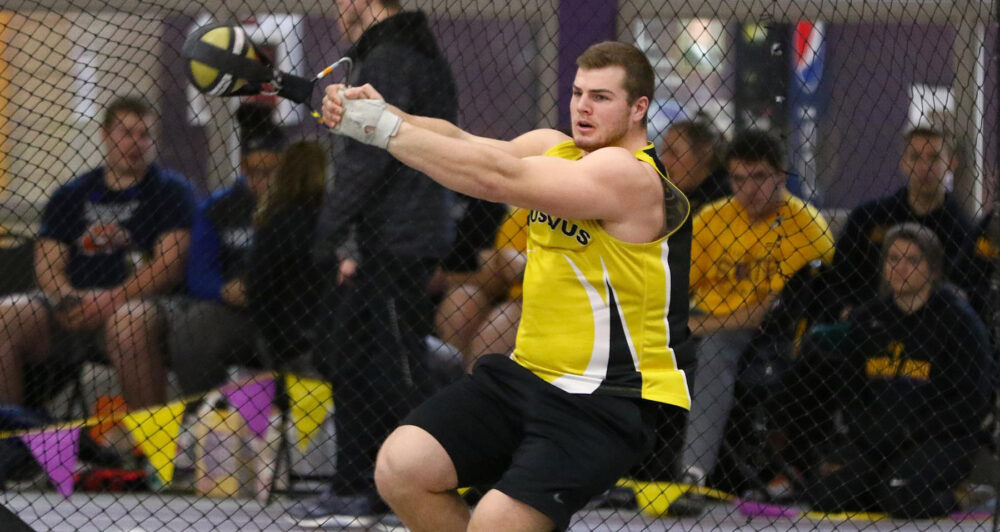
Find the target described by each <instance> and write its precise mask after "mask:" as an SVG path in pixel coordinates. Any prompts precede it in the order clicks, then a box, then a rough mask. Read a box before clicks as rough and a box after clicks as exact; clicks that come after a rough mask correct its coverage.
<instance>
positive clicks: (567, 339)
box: [513, 141, 691, 408]
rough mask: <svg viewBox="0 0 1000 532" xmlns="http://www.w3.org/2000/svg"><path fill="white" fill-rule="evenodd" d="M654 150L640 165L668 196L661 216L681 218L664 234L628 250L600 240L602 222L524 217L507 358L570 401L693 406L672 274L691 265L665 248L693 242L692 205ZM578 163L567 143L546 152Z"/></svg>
mask: <svg viewBox="0 0 1000 532" xmlns="http://www.w3.org/2000/svg"><path fill="white" fill-rule="evenodd" d="M652 150H653V148H652V145H651V144H650V145H649V146H647V148H646V149H644V150H642V151H639V152H637V153H636V158H638V159H639V160H640V161H643V162H645V163H648V164H651V165H653V166H654V167H656V168H657V171H658V172H659V173H660V175H661V176H663V179H664V183H665V186H668V187H670V188H668V189H667V190H669V191H670V192H672V193H671V194H670V195H669V196H668V197H667V201H668V202H669V203H672V205H668V207H667V212H673V213H677V215H674V216H673V217H674V219H673V220H668V225H669V230H670V233H669V234H666V235H664V236H663V237H661V238H659V239H657V240H655V241H653V242H648V243H638V244H637V243H628V242H622V241H620V240H618V239H616V238H614V237H612V236H611V235H609V234H608V233H607V232H605V231H604V229H603V228H602V227H601V223H600V221H599V220H564V219H561V218H556V217H553V216H550V215H548V214H545V213H541V212H532V213H531V215H530V216H529V217H528V220H529V222H530V224H529V229H528V266H527V268H526V269H525V272H524V308H523V311H522V314H521V326H520V328H519V329H518V332H517V344H516V346H515V348H514V355H513V358H514V360H515V361H516V362H517V363H518V364H520V365H522V366H524V367H526V368H528V369H529V370H531V371H532V372H533V373H534V374H535V375H538V376H539V377H541V378H542V379H544V380H546V381H548V382H550V383H551V384H553V385H555V386H556V387H558V388H560V389H562V390H565V391H567V392H570V393H600V394H609V395H620V396H625V397H642V398H643V399H649V400H651V401H657V402H661V403H668V404H673V405H677V406H680V407H682V408H688V407H689V406H690V404H691V398H690V395H689V393H688V389H687V384H686V383H685V380H684V375H683V373H681V372H680V371H679V369H678V361H677V357H676V356H675V353H674V348H675V347H676V346H677V345H678V344H679V343H680V342H681V341H683V340H684V335H685V334H686V325H687V324H686V321H687V312H686V306H687V303H686V298H687V288H688V287H687V279H686V278H684V277H686V276H684V275H683V272H679V271H678V270H677V269H673V270H672V269H671V267H670V266H671V263H672V262H673V263H676V264H685V263H689V262H690V249H689V247H688V246H685V245H681V246H678V247H677V248H675V247H673V246H671V245H670V244H671V238H670V237H671V236H672V235H673V234H675V233H678V232H681V233H684V234H679V235H678V239H677V240H675V242H677V241H683V240H689V239H690V226H689V225H688V224H687V223H686V222H687V217H688V206H687V200H686V199H685V198H684V196H683V194H681V193H680V191H679V190H676V189H674V188H672V187H673V185H670V184H669V182H668V181H667V180H666V176H665V175H664V173H663V169H662V167H659V165H658V163H659V161H658V160H657V159H656V158H655V157H654V156H653V151H652ZM583 154H584V152H583V150H581V149H580V148H577V147H576V146H575V145H574V144H573V143H572V141H568V142H566V143H563V144H559V145H557V146H554V147H553V148H551V149H549V150H548V152H546V155H550V156H555V157H562V158H565V159H571V160H575V159H579V158H580V157H582V156H583ZM670 224H672V225H670ZM672 255H673V256H672ZM678 302H681V303H683V305H679V304H677V303H678ZM672 303H673V304H672ZM679 314H681V315H683V322H681V321H680V320H678V319H677V318H679V317H680V316H678V315H679Z"/></svg>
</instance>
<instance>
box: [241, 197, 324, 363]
mask: <svg viewBox="0 0 1000 532" xmlns="http://www.w3.org/2000/svg"><path fill="white" fill-rule="evenodd" d="M318 216H319V206H318V205H294V206H290V207H287V208H285V209H282V210H281V211H279V212H276V213H275V214H274V215H273V216H272V217H271V219H270V220H268V221H267V222H265V223H264V224H263V225H262V226H260V227H258V228H257V231H256V233H255V234H254V243H253V246H252V247H251V248H250V260H249V261H248V268H247V270H248V271H247V277H246V290H247V307H248V308H249V309H250V314H251V316H252V318H253V320H254V324H255V325H256V326H257V327H258V328H259V329H260V331H261V333H262V335H263V337H264V340H265V341H266V342H267V345H268V348H269V351H270V355H271V356H272V357H274V358H275V359H276V360H287V359H288V358H291V357H294V356H296V355H298V354H301V353H304V352H306V351H307V350H308V349H309V348H310V347H311V346H312V344H313V341H314V339H315V331H314V329H315V326H316V316H317V315H319V314H320V313H319V312H318V310H319V305H320V301H321V296H322V294H323V293H324V290H323V286H324V285H323V283H324V282H325V279H326V277H327V275H326V274H325V273H324V272H323V271H322V270H320V269H319V268H318V267H317V266H316V264H315V262H314V261H313V256H312V253H311V248H312V244H313V242H314V241H315V237H316V230H315V229H316V219H317V218H318Z"/></svg>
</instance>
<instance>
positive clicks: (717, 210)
mask: <svg viewBox="0 0 1000 532" xmlns="http://www.w3.org/2000/svg"><path fill="white" fill-rule="evenodd" d="M783 153H784V148H783V147H782V146H781V145H780V144H779V143H778V141H777V140H776V139H775V138H774V137H773V136H772V135H770V134H768V133H767V132H764V131H759V130H748V131H744V132H743V133H740V134H739V135H737V136H736V138H735V139H733V142H732V143H731V144H730V146H729V149H728V151H727V152H726V158H725V161H726V169H727V171H728V174H729V180H730V185H731V186H732V190H733V195H732V196H729V197H727V198H723V199H720V200H717V201H715V202H713V203H710V204H708V205H706V206H705V207H703V208H702V210H701V211H699V213H698V214H697V215H696V216H695V218H694V222H693V223H694V228H693V231H694V234H693V238H692V244H691V307H692V313H691V318H690V320H689V326H690V328H691V332H692V333H693V334H694V335H696V336H699V337H700V341H699V342H698V348H697V360H698V365H697V369H696V371H695V378H694V389H693V392H692V401H691V412H690V415H689V416H690V417H689V419H688V426H687V431H686V436H685V437H686V445H685V448H684V456H683V459H682V465H683V468H684V472H685V473H684V480H685V481H686V482H689V483H703V482H704V480H705V477H706V476H707V474H708V473H709V472H711V471H712V469H713V468H714V467H715V464H716V461H717V457H718V454H719V449H720V446H721V442H722V435H723V429H724V428H725V425H726V421H727V419H728V417H729V412H730V410H731V409H732V406H733V388H734V384H735V380H736V375H737V369H738V362H739V357H740V354H741V353H742V352H743V350H744V349H745V348H746V346H747V344H748V343H749V341H750V338H751V336H752V335H753V332H754V330H756V329H757V327H758V326H759V325H760V323H761V321H762V320H763V318H764V315H765V314H766V312H767V310H768V308H769V305H770V303H771V302H772V301H773V299H774V297H775V296H776V295H777V294H778V293H779V292H780V291H781V289H782V287H783V286H784V284H785V281H786V280H787V279H788V278H789V277H791V276H792V274H794V273H795V272H796V271H798V270H799V269H800V268H802V267H804V266H806V265H807V264H809V263H810V262H812V261H815V260H820V261H830V260H831V259H832V255H833V237H832V236H831V233H830V231H829V227H828V225H827V222H826V220H825V219H823V216H822V215H821V214H820V213H819V211H818V210H817V209H816V208H815V207H813V206H812V205H810V204H809V203H807V202H805V201H803V200H801V199H799V198H797V197H795V196H793V195H792V194H791V193H789V192H788V190H787V189H786V186H785V182H786V179H787V174H786V172H785V166H784V156H783Z"/></svg>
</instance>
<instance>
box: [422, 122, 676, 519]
mask: <svg viewBox="0 0 1000 532" xmlns="http://www.w3.org/2000/svg"><path fill="white" fill-rule="evenodd" d="M545 155H547V156H555V157H564V158H567V159H571V160H575V159H579V158H580V157H582V156H583V155H584V152H583V150H581V149H579V148H577V147H576V146H575V145H574V144H573V142H572V141H569V142H565V143H561V144H558V145H556V146H554V147H553V148H551V149H549V150H548V151H547V152H546V154H545ZM635 156H636V157H637V158H638V159H639V160H640V161H643V162H645V163H648V164H650V165H652V166H654V167H655V168H656V169H657V171H658V172H659V174H660V175H661V176H664V172H663V169H662V165H661V164H660V162H659V160H658V159H657V158H656V156H655V153H654V152H653V146H652V144H649V145H648V146H646V147H645V148H644V149H642V150H640V151H638V152H636V154H635ZM663 183H664V198H665V211H664V212H665V215H666V225H667V230H666V231H665V235H664V236H663V237H661V238H659V239H657V240H655V241H653V242H650V243H645V244H632V243H626V242H621V241H619V240H617V239H615V238H614V237H612V236H611V235H609V234H607V232H605V231H604V229H603V228H602V227H601V225H600V222H599V221H597V220H564V219H560V218H555V217H553V216H550V215H548V214H545V213H541V212H532V213H530V215H529V228H528V243H527V245H528V266H527V270H526V272H525V279H524V311H523V314H522V319H521V324H520V327H519V329H518V337H517V346H516V348H515V350H514V353H513V355H511V356H507V355H500V354H492V355H485V356H482V357H480V358H479V359H478V360H477V361H476V365H475V367H474V368H473V370H472V373H471V374H469V375H467V376H465V377H463V378H462V379H460V380H458V381H457V382H455V383H454V384H452V385H450V386H448V387H446V388H445V389H443V390H442V391H441V392H439V393H438V394H437V395H436V396H434V397H433V398H431V399H430V400H429V401H427V402H425V403H424V404H423V405H421V406H420V407H418V408H417V409H416V410H414V411H413V412H412V413H411V414H410V415H409V417H407V418H406V419H405V420H404V422H403V423H404V424H408V425H415V426H418V427H421V428H423V429H424V430H426V431H427V432H428V433H430V434H431V435H432V436H433V437H434V438H435V439H436V440H437V441H438V442H439V443H440V444H441V446H442V447H444V449H445V451H447V453H448V456H449V457H450V458H451V460H452V463H453V464H454V465H455V471H456V472H457V474H458V482H459V484H460V485H483V484H487V485H488V484H492V485H493V487H494V489H497V490H499V491H501V492H503V493H505V494H507V495H508V496H510V497H512V498H514V499H517V500H519V501H521V502H523V503H525V504H528V505H529V506H531V507H532V508H534V509H536V510H538V511H539V512H542V513H543V514H545V515H546V516H548V517H549V518H550V519H552V522H553V523H554V524H555V526H556V528H557V529H564V528H566V527H567V526H568V525H569V520H570V517H571V516H572V515H573V513H574V512H575V511H576V510H579V509H580V508H582V507H583V506H584V505H585V504H586V503H587V502H588V501H589V500H590V499H591V498H592V497H593V496H595V495H597V494H600V493H601V492H603V491H604V490H606V489H607V488H608V487H609V486H611V485H612V484H613V483H614V482H615V480H617V479H618V478H620V477H621V476H622V475H623V474H625V473H626V472H627V471H628V470H629V468H630V467H632V466H633V465H634V464H636V463H637V462H638V461H639V460H640V459H641V458H642V457H643V456H645V455H647V454H648V453H649V451H650V448H651V446H652V444H653V430H652V428H653V422H654V417H655V415H656V410H655V409H654V405H655V403H653V402H651V401H658V402H661V403H668V404H671V405H676V407H673V406H664V408H688V405H689V404H690V398H689V394H688V388H687V384H686V382H685V379H684V374H683V373H682V372H681V371H680V370H679V369H678V361H677V360H676V358H677V353H676V346H678V345H679V344H680V343H681V342H683V341H684V340H685V337H686V334H687V332H686V331H687V318H688V316H687V307H688V304H687V288H688V286H687V272H688V268H689V262H690V238H691V236H690V235H691V224H690V216H689V214H690V213H689V208H688V202H687V199H686V198H685V197H684V195H683V194H681V193H680V191H679V190H677V189H676V187H674V186H673V185H672V184H670V183H669V181H667V179H666V177H665V176H664V180H663Z"/></svg>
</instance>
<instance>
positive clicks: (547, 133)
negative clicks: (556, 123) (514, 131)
mask: <svg viewBox="0 0 1000 532" xmlns="http://www.w3.org/2000/svg"><path fill="white" fill-rule="evenodd" d="M510 143H511V144H512V145H513V146H514V147H515V148H516V150H517V152H518V154H519V155H521V156H522V157H531V156H535V155H545V154H547V153H548V152H549V151H551V150H553V149H555V148H561V147H563V146H564V145H568V146H571V147H573V148H576V146H575V145H573V139H572V138H571V137H570V136H569V135H567V134H565V133H563V132H562V131H559V130H558V129H533V130H531V131H529V132H527V133H524V134H522V135H520V136H518V137H516V138H514V139H513V140H511V141H510ZM577 149H578V148H577Z"/></svg>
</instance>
